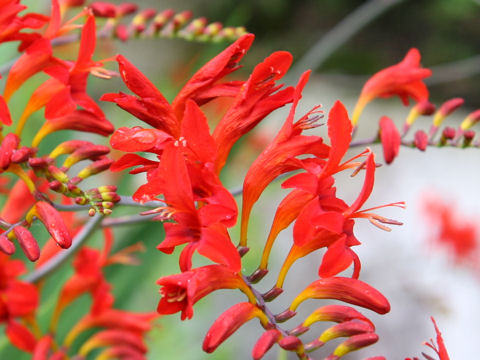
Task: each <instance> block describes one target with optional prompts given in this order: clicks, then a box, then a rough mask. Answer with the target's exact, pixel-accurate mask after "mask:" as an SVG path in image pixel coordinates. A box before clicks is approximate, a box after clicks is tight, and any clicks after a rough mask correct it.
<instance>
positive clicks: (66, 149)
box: [49, 140, 93, 159]
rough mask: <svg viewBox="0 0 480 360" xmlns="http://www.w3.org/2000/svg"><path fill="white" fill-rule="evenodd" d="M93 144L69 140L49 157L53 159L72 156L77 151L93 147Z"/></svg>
mask: <svg viewBox="0 0 480 360" xmlns="http://www.w3.org/2000/svg"><path fill="white" fill-rule="evenodd" d="M91 145H93V143H91V142H90V141H85V140H69V141H64V142H63V143H61V144H59V145H57V147H56V148H55V149H53V151H52V152H51V153H50V155H49V157H50V158H52V159H55V158H57V157H58V156H60V155H64V154H71V153H72V152H74V151H75V150H77V149H80V148H82V147H85V146H91Z"/></svg>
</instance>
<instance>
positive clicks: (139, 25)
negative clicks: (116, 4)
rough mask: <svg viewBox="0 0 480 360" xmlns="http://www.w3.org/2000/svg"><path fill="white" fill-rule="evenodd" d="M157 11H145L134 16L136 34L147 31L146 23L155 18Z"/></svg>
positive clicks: (133, 24) (133, 22) (133, 23)
mask: <svg viewBox="0 0 480 360" xmlns="http://www.w3.org/2000/svg"><path fill="white" fill-rule="evenodd" d="M156 13H157V11H156V10H155V9H145V10H143V11H141V12H140V13H138V14H137V15H135V16H134V18H133V20H132V27H133V29H134V30H135V33H136V34H140V33H142V32H144V31H145V29H146V23H147V21H148V20H150V19H151V18H153V17H154V16H155V14H156Z"/></svg>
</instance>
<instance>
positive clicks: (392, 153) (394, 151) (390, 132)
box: [379, 116, 401, 164]
mask: <svg viewBox="0 0 480 360" xmlns="http://www.w3.org/2000/svg"><path fill="white" fill-rule="evenodd" d="M379 126H380V140H381V141H382V147H383V157H384V159H385V162H386V163H387V164H390V163H391V162H392V161H393V159H395V157H396V156H397V155H398V152H399V151H400V143H401V139H400V133H399V132H398V130H397V128H396V126H395V124H394V123H393V121H392V119H390V118H389V117H386V116H382V118H381V119H380V123H379Z"/></svg>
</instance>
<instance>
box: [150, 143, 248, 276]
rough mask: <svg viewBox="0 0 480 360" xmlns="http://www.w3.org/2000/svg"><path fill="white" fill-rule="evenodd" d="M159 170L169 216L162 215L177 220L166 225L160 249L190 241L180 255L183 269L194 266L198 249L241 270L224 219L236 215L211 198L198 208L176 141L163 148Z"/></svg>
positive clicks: (219, 261) (169, 248) (232, 267)
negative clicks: (192, 258) (193, 257)
mask: <svg viewBox="0 0 480 360" xmlns="http://www.w3.org/2000/svg"><path fill="white" fill-rule="evenodd" d="M159 170H160V174H161V179H162V182H163V184H162V185H161V186H162V187H163V191H162V192H163V194H164V197H165V202H166V203H167V205H168V207H167V208H166V209H165V213H166V214H167V215H166V216H167V217H165V216H164V217H163V218H164V219H166V218H169V217H171V218H173V219H174V220H175V221H176V223H165V224H164V227H165V233H166V236H165V240H163V241H162V243H160V245H159V246H158V249H159V250H161V251H163V252H165V253H171V252H172V251H173V249H174V248H175V247H176V246H178V245H181V244H185V243H187V246H186V247H185V248H184V249H183V251H182V254H181V256H180V267H181V269H182V271H185V270H189V269H190V268H191V257H192V254H193V252H194V251H195V250H197V251H198V252H199V253H200V254H201V255H203V256H205V257H207V258H209V259H210V260H212V261H214V262H216V263H220V264H224V265H227V266H228V267H230V268H231V269H232V270H233V271H235V272H238V271H240V269H241V261H240V256H239V255H238V252H237V249H236V248H235V246H234V245H233V243H232V241H231V240H230V237H229V235H228V232H227V229H226V226H225V224H224V223H222V221H223V220H225V221H227V223H229V222H230V218H228V217H229V216H230V217H231V216H233V215H232V213H231V211H230V210H229V209H228V208H225V207H224V206H222V204H220V205H216V204H209V203H208V199H206V202H207V203H206V204H205V205H203V206H202V207H200V208H199V209H197V208H196V207H195V201H194V194H193V191H192V183H191V181H190V177H189V174H188V171H187V167H186V164H185V160H184V157H183V155H182V154H181V153H180V150H179V148H178V147H177V146H175V145H174V144H170V145H169V146H167V147H166V148H165V149H164V151H163V155H162V159H161V161H160V169H159ZM230 196H231V195H230ZM162 210H163V209H162ZM168 214H170V215H168Z"/></svg>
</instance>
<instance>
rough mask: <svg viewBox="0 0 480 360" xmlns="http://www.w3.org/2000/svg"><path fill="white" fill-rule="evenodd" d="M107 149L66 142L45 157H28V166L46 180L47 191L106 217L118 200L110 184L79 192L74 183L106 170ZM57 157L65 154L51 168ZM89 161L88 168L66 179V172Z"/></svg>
mask: <svg viewBox="0 0 480 360" xmlns="http://www.w3.org/2000/svg"><path fill="white" fill-rule="evenodd" d="M109 152H110V148H109V147H107V146H104V145H95V144H93V143H91V142H89V141H84V140H69V141H66V142H63V143H61V144H60V145H58V146H57V147H56V148H55V149H54V150H53V151H52V152H51V153H50V154H49V155H48V156H44V157H41V158H31V159H30V160H29V165H30V166H31V167H32V168H33V169H34V170H35V172H36V173H37V175H41V176H42V177H44V178H46V179H47V180H48V181H49V183H48V186H49V188H50V189H51V190H53V191H55V192H57V193H60V194H62V195H64V196H68V197H71V198H74V200H75V203H76V204H78V205H89V206H90V210H89V215H90V216H93V215H94V214H95V213H96V212H99V213H101V214H104V215H109V214H111V212H112V210H111V209H112V207H113V205H114V204H115V203H116V202H118V201H119V200H120V197H119V196H118V195H117V194H116V187H115V186H113V185H106V186H100V187H98V188H93V189H90V190H86V191H83V190H82V189H80V188H79V187H78V184H79V183H80V182H81V181H83V180H85V179H87V178H88V177H90V176H92V175H97V174H99V173H101V172H103V171H105V170H108V169H109V167H110V165H111V164H112V162H113V161H112V160H111V159H110V158H108V157H107V156H106V154H108V153H109ZM61 155H68V156H67V157H66V158H65V160H64V161H63V164H62V165H61V166H60V167H57V166H55V160H56V159H57V158H58V157H59V156H61ZM84 160H90V161H92V162H91V163H90V164H89V165H87V166H85V167H83V168H82V169H80V170H79V171H78V172H77V173H76V174H75V176H73V177H72V178H70V177H69V176H68V174H67V172H68V171H69V170H70V169H71V167H72V166H74V165H75V164H77V163H79V162H80V161H84Z"/></svg>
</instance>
